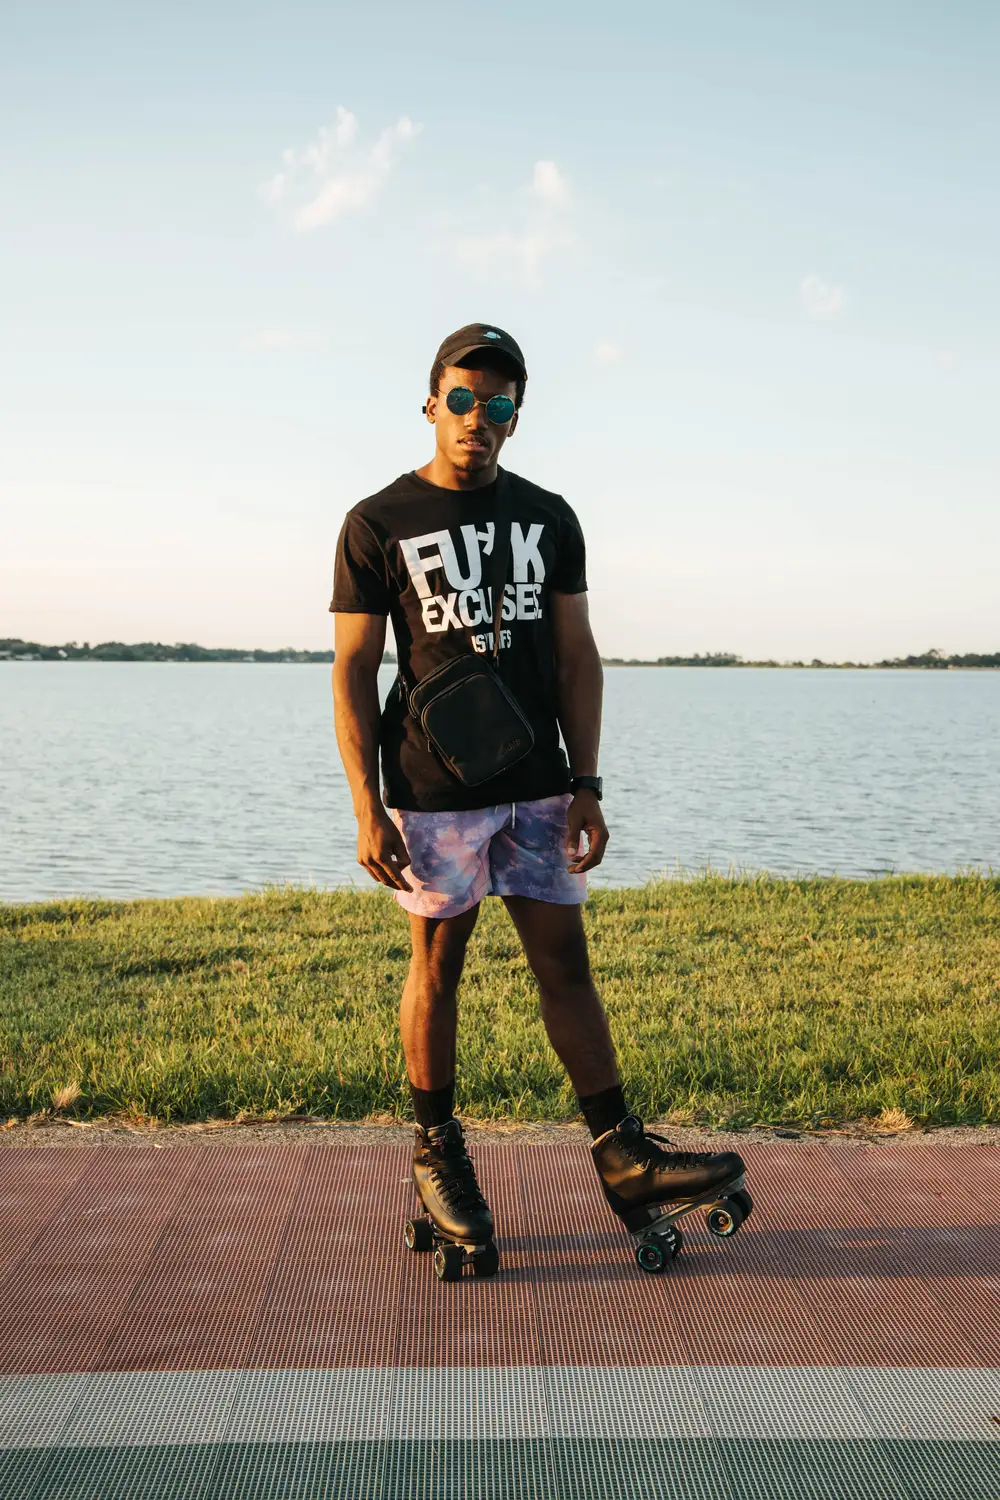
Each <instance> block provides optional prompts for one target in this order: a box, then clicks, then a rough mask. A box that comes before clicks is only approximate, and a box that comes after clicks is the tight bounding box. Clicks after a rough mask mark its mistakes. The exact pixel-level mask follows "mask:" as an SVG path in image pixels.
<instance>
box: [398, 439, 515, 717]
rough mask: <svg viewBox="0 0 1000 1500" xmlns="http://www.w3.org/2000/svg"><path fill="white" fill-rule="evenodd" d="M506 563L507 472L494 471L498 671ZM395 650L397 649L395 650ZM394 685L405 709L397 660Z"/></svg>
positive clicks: (492, 559)
mask: <svg viewBox="0 0 1000 1500" xmlns="http://www.w3.org/2000/svg"><path fill="white" fill-rule="evenodd" d="M509 560H510V509H509V506H508V505H507V472H506V470H505V469H501V468H498V469H497V488H496V504H495V506H494V511H493V551H492V553H491V554H490V565H491V566H490V587H491V589H492V597H493V651H492V653H491V655H492V659H493V665H494V667H496V668H497V669H498V670H499V656H500V624H501V621H502V619H503V599H504V587H505V585H506V582H507V563H508V562H509ZM397 649H398V647H397ZM396 681H397V682H398V683H399V685H400V687H401V688H402V690H403V700H404V702H405V703H406V704H407V707H409V697H410V684H409V682H408V681H407V678H406V674H405V673H404V672H403V668H402V666H401V665H400V663H399V662H398V660H397V663H396Z"/></svg>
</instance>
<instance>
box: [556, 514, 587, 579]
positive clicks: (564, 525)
mask: <svg viewBox="0 0 1000 1500" xmlns="http://www.w3.org/2000/svg"><path fill="white" fill-rule="evenodd" d="M549 582H550V585H551V587H552V588H553V589H554V590H555V592H556V593H557V594H585V593H586V592H587V546H586V543H585V542H584V540H583V527H582V526H581V525H580V522H579V521H578V520H577V516H576V512H575V511H574V510H573V509H572V507H571V506H569V505H567V506H566V509H565V512H564V514H563V517H562V520H561V522H560V525H559V553H558V556H557V557H556V564H555V567H554V568H553V570H552V575H551V577H550V579H549Z"/></svg>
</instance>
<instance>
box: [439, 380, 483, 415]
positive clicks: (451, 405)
mask: <svg viewBox="0 0 1000 1500" xmlns="http://www.w3.org/2000/svg"><path fill="white" fill-rule="evenodd" d="M445 402H446V404H447V407H448V410H449V411H453V412H454V413H455V415H456V417H464V416H465V413H466V412H467V411H471V410H472V408H473V407H474V406H475V404H476V398H475V396H474V395H473V394H472V392H471V391H470V390H469V389H468V388H467V387H466V386H464V385H456V386H453V387H452V389H451V390H450V391H449V392H448V394H447V396H446V397H445Z"/></svg>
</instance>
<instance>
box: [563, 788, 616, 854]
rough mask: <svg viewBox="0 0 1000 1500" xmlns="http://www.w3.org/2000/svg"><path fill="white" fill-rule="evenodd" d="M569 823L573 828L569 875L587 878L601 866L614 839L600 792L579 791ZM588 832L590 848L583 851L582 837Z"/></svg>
mask: <svg viewBox="0 0 1000 1500" xmlns="http://www.w3.org/2000/svg"><path fill="white" fill-rule="evenodd" d="M566 820H567V823H568V825H569V827H568V831H567V834H566V854H567V857H568V858H569V873H570V874H571V875H583V874H584V873H585V872H586V871H587V870H593V869H594V868H595V867H596V866H597V865H599V864H600V863H601V860H602V859H603V858H604V851H605V849H606V848H607V847H608V840H609V838H610V837H611V835H610V834H609V833H608V825H607V823H605V821H604V814H603V813H602V812H601V804H600V802H599V801H598V798H597V793H596V792H592V791H589V790H586V791H579V792H577V793H576V795H575V796H574V798H573V800H572V802H571V803H570V805H569V808H568V809H567V814H566ZM584 833H585V834H586V835H587V849H586V852H581V848H580V835H581V834H584Z"/></svg>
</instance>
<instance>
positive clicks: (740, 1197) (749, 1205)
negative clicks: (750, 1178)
mask: <svg viewBox="0 0 1000 1500" xmlns="http://www.w3.org/2000/svg"><path fill="white" fill-rule="evenodd" d="M729 1196H730V1197H731V1198H732V1200H733V1202H734V1203H738V1204H739V1206H740V1211H741V1212H742V1214H743V1220H744V1223H745V1222H746V1220H747V1219H749V1217H750V1215H751V1214H752V1213H753V1199H752V1198H751V1196H750V1194H749V1193H748V1192H747V1190H746V1188H740V1190H739V1192H738V1193H730V1195H729Z"/></svg>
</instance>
